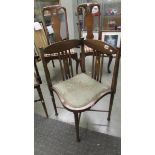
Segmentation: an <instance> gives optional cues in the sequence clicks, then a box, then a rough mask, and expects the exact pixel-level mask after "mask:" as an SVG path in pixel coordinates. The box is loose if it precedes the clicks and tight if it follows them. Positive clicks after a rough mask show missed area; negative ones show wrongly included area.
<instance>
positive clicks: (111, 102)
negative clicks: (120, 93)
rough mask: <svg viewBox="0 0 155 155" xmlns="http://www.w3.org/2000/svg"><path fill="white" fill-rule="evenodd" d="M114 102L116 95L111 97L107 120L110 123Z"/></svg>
mask: <svg viewBox="0 0 155 155" xmlns="http://www.w3.org/2000/svg"><path fill="white" fill-rule="evenodd" d="M113 100H114V93H112V94H111V97H110V105H109V113H108V118H107V120H108V121H110V116H111V110H112V105H113Z"/></svg>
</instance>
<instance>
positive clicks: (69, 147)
mask: <svg viewBox="0 0 155 155" xmlns="http://www.w3.org/2000/svg"><path fill="white" fill-rule="evenodd" d="M80 139H81V142H80V143H77V142H76V139H75V128H74V126H73V125H70V124H67V123H63V122H60V121H57V120H53V119H46V118H43V117H41V116H39V115H36V114H35V115H34V154H35V155H120V154H121V139H120V138H118V137H114V136H110V135H106V134H102V133H97V132H94V131H90V130H88V129H84V128H80Z"/></svg>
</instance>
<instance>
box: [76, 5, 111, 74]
mask: <svg viewBox="0 0 155 155" xmlns="http://www.w3.org/2000/svg"><path fill="white" fill-rule="evenodd" d="M95 6H96V7H97V8H98V22H97V23H98V24H97V25H98V40H101V38H102V31H101V13H100V5H99V4H98V3H84V4H80V5H79V6H78V7H77V13H78V31H79V38H81V37H82V34H81V29H80V14H81V10H84V26H85V27H86V31H87V36H86V39H93V38H94V35H93V15H92V9H93V7H95ZM82 12H83V11H82ZM92 54H93V52H92V50H91V49H90V50H88V51H87V52H86V53H85V56H92ZM107 57H109V62H108V65H107V71H108V73H111V71H110V65H111V62H112V58H113V57H112V56H111V55H107Z"/></svg>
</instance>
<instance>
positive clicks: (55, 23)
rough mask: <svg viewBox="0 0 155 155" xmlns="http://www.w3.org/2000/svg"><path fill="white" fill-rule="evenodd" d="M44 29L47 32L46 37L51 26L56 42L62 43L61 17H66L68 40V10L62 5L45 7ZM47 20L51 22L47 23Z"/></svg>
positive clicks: (67, 35) (43, 11)
mask: <svg viewBox="0 0 155 155" xmlns="http://www.w3.org/2000/svg"><path fill="white" fill-rule="evenodd" d="M42 15H43V22H44V27H45V30H46V35H47V36H48V31H47V26H51V27H52V29H53V31H54V41H55V42H58V41H62V40H63V39H62V36H61V26H62V25H61V18H60V16H61V15H64V18H65V27H66V39H69V32H68V21H67V12H66V8H65V7H62V6H61V5H52V6H47V7H44V8H43V10H42ZM47 18H48V19H49V21H48V22H47Z"/></svg>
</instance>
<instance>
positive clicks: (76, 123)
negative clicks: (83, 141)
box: [74, 112, 80, 142]
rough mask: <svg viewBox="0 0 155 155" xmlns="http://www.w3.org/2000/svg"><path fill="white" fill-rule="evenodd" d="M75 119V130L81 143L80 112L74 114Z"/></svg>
mask: <svg viewBox="0 0 155 155" xmlns="http://www.w3.org/2000/svg"><path fill="white" fill-rule="evenodd" d="M74 119H75V129H76V140H77V142H80V138H79V117H78V112H74Z"/></svg>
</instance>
